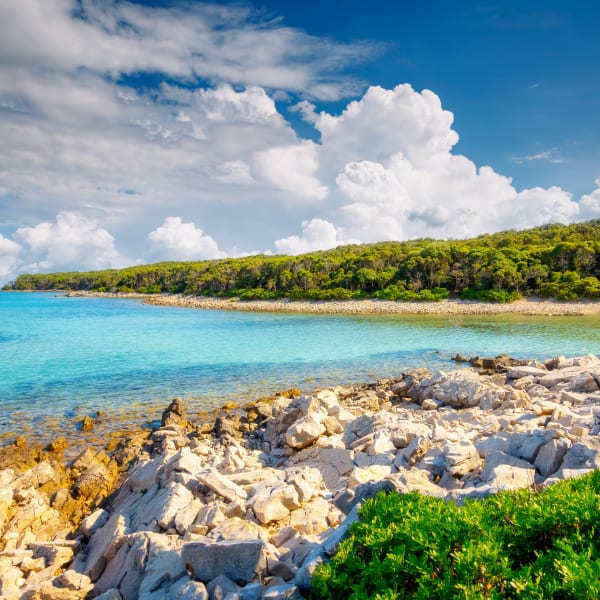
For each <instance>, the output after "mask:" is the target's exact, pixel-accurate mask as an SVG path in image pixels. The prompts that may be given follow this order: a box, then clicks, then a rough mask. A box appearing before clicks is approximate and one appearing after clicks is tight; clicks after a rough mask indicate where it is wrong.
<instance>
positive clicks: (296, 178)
mask: <svg viewBox="0 0 600 600" xmlns="http://www.w3.org/2000/svg"><path fill="white" fill-rule="evenodd" d="M318 168H319V162H318V158H317V146H316V144H314V143H313V142H310V141H304V142H302V143H300V144H295V145H292V146H279V147H275V148H269V149H268V150H262V151H260V152H256V153H255V154H254V162H253V172H254V173H255V174H256V176H257V177H258V178H260V179H261V180H262V181H263V182H265V183H266V184H268V185H272V186H273V187H275V188H277V189H279V190H281V191H282V192H285V193H287V194H291V195H292V196H293V197H297V198H302V199H306V200H324V199H325V198H326V196H327V187H325V186H324V185H322V184H321V182H320V181H319V179H318V177H316V172H317V169H318Z"/></svg>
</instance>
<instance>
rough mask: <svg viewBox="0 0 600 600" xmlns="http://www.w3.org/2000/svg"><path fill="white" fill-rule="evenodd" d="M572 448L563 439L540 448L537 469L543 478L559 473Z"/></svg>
mask: <svg viewBox="0 0 600 600" xmlns="http://www.w3.org/2000/svg"><path fill="white" fill-rule="evenodd" d="M570 446H571V444H570V442H569V441H568V440H566V439H564V438H562V439H554V440H550V441H549V442H546V443H545V444H544V445H543V446H542V447H541V448H540V450H539V452H538V454H537V457H536V459H535V467H536V469H537V470H538V472H539V473H540V475H541V476H542V477H544V478H546V477H549V476H550V475H552V474H553V473H555V472H556V471H558V469H559V468H560V466H561V463H562V460H563V458H564V457H565V454H566V453H567V450H568V449H569V448H570Z"/></svg>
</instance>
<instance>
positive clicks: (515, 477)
mask: <svg viewBox="0 0 600 600" xmlns="http://www.w3.org/2000/svg"><path fill="white" fill-rule="evenodd" d="M534 482H535V469H532V468H531V469H530V468H523V467H514V466H510V465H498V466H497V467H496V468H495V469H493V471H492V472H491V473H490V477H489V478H488V479H487V483H488V485H489V486H491V487H492V488H494V489H495V490H497V491H501V490H516V489H521V488H531V487H532V486H533V484H534Z"/></svg>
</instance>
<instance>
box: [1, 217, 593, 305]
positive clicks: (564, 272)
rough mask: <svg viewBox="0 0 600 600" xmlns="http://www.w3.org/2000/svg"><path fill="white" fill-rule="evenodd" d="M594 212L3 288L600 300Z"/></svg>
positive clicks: (45, 277)
mask: <svg viewBox="0 0 600 600" xmlns="http://www.w3.org/2000/svg"><path fill="white" fill-rule="evenodd" d="M599 278H600V220H594V221H588V222H585V223H576V224H573V225H567V226H565V225H545V226H542V227H536V228H534V229H528V230H524V231H504V232H501V233H495V234H488V235H482V236H479V237H476V238H473V239H467V240H448V241H438V240H433V239H419V240H410V241H404V242H382V243H377V244H360V245H350V246H340V247H338V248H336V249H333V250H326V251H320V252H312V253H309V254H303V255H300V256H279V255H277V256H264V255H260V256H249V257H244V258H231V259H221V260H211V261H199V262H169V263H158V264H153V265H143V266H136V267H129V268H126V269H111V270H104V271H93V272H87V273H52V274H34V275H20V276H19V277H17V279H16V280H15V281H14V282H13V283H12V284H11V285H9V286H6V289H15V290H89V291H98V292H102V291H106V292H141V293H165V292H166V293H183V294H189V295H207V296H221V297H227V296H237V297H240V298H242V299H271V298H281V297H287V298H293V299H301V298H302V299H305V298H307V299H316V300H327V299H331V300H333V299H352V298H361V297H376V298H385V299H390V300H441V299H443V298H447V297H449V296H460V297H463V298H471V299H479V300H488V301H497V302H507V301H511V300H514V299H517V298H519V297H520V296H522V295H526V296H527V295H536V296H546V297H552V298H557V299H560V300H575V299H577V298H600V281H599Z"/></svg>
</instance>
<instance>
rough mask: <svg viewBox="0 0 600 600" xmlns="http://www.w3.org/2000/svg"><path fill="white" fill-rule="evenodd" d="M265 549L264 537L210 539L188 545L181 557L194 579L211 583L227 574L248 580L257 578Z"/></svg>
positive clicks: (230, 576) (231, 577)
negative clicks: (257, 538) (251, 538)
mask: <svg viewBox="0 0 600 600" xmlns="http://www.w3.org/2000/svg"><path fill="white" fill-rule="evenodd" d="M262 549H263V542H262V541H261V540H225V541H222V542H213V541H209V540H206V541H198V542H189V543H187V544H185V545H184V546H183V548H182V549H181V558H182V560H183V562H184V563H185V565H186V567H187V568H188V570H189V571H190V572H191V573H192V576H193V578H194V579H198V580H200V581H203V582H209V581H212V580H214V579H215V578H216V577H218V576H219V575H224V576H225V577H229V578H230V579H232V580H233V581H238V582H244V583H246V582H249V581H252V579H254V576H255V574H256V569H257V567H258V564H259V561H260V558H261V552H262Z"/></svg>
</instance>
